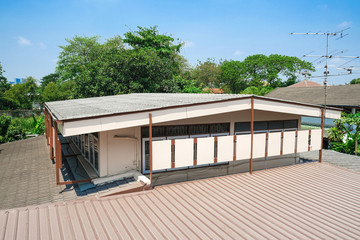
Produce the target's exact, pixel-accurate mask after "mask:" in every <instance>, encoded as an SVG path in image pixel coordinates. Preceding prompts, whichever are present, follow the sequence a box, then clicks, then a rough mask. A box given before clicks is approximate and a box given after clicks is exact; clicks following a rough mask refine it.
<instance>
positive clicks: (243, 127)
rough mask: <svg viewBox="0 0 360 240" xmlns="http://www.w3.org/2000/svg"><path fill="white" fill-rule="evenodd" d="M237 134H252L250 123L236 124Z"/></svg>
mask: <svg viewBox="0 0 360 240" xmlns="http://www.w3.org/2000/svg"><path fill="white" fill-rule="evenodd" d="M235 132H250V122H240V123H235Z"/></svg>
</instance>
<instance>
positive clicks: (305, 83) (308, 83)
mask: <svg viewBox="0 0 360 240" xmlns="http://www.w3.org/2000/svg"><path fill="white" fill-rule="evenodd" d="M321 86H322V85H321V84H319V83H317V82H313V81H309V80H304V81H301V82H298V83H295V84H293V85H290V86H289V87H321Z"/></svg>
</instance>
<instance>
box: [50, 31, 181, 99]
mask: <svg viewBox="0 0 360 240" xmlns="http://www.w3.org/2000/svg"><path fill="white" fill-rule="evenodd" d="M125 37H126V38H125V39H124V40H122V39H121V37H119V36H116V37H114V38H111V39H109V40H107V41H105V42H104V43H100V41H99V38H98V37H79V36H76V37H74V38H73V39H67V42H68V45H66V46H61V48H62V51H61V53H60V56H59V61H58V66H57V71H56V72H57V74H59V78H60V80H61V81H62V82H66V81H71V82H73V92H72V97H73V98H82V97H94V96H106V95H115V94H122V93H132V92H177V91H179V87H178V85H177V82H176V79H174V75H176V74H179V73H180V67H181V66H182V64H183V59H181V58H180V57H179V56H178V52H179V51H180V47H181V44H178V45H175V44H174V43H173V42H174V39H173V38H172V37H170V36H166V35H161V34H159V33H158V31H157V29H156V27H151V28H141V27H139V29H138V31H136V32H128V33H126V34H125ZM124 42H126V43H127V44H129V45H130V46H131V47H132V48H131V49H128V48H126V47H125V45H124ZM52 87H54V86H52Z"/></svg>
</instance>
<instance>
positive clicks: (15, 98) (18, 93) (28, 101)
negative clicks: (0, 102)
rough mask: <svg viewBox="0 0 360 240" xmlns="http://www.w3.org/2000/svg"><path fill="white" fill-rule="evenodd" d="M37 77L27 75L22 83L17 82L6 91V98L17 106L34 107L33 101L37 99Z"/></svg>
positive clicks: (23, 107)
mask: <svg viewBox="0 0 360 240" xmlns="http://www.w3.org/2000/svg"><path fill="white" fill-rule="evenodd" d="M37 88H38V86H37V84H36V79H35V78H33V77H27V78H26V79H25V82H24V83H22V84H16V85H14V86H12V87H11V88H10V89H9V90H7V91H5V93H4V98H5V99H7V100H8V101H10V102H12V103H13V104H14V105H15V106H16V108H21V109H32V105H33V102H34V101H35V100H36V99H37Z"/></svg>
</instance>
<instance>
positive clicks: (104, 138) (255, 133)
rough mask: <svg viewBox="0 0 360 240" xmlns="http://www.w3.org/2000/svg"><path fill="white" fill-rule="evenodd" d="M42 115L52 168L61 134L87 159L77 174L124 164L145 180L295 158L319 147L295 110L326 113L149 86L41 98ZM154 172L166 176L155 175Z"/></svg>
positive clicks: (117, 174)
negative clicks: (133, 91)
mask: <svg viewBox="0 0 360 240" xmlns="http://www.w3.org/2000/svg"><path fill="white" fill-rule="evenodd" d="M340 112H341V110H339V109H335V108H328V109H327V110H326V118H334V119H338V118H340ZM45 115H46V135H47V139H48V144H49V145H50V157H51V158H52V159H55V160H56V163H57V168H58V169H59V168H61V166H62V164H61V161H62V156H61V143H60V140H59V139H60V137H59V136H60V135H62V136H63V137H66V138H67V139H69V140H70V141H72V142H73V144H74V145H75V146H77V148H78V150H79V151H81V153H82V155H83V157H84V159H85V160H86V161H83V162H85V163H86V164H87V165H88V166H85V167H84V168H85V169H86V170H87V171H89V172H90V173H89V176H92V177H91V178H92V179H85V180H81V181H90V180H92V181H93V182H94V181H95V182H102V181H108V180H114V179H119V178H122V177H124V176H127V174H128V173H129V172H131V173H132V174H135V175H136V177H140V178H143V177H145V176H146V177H148V178H149V179H150V180H149V184H150V183H152V184H164V183H168V182H169V181H170V182H176V181H184V180H192V179H196V178H201V177H209V176H218V175H225V174H228V173H236V172H244V171H249V172H252V171H253V170H259V169H264V168H269V167H276V166H283V165H286V164H289V162H290V163H296V162H297V154H298V153H299V152H304V151H312V150H317V151H318V150H320V152H321V148H322V131H321V129H319V130H305V131H301V130H300V126H301V116H311V117H322V118H324V117H325V116H324V111H323V109H322V107H320V106H317V105H311V104H304V103H297V102H291V101H284V100H279V99H272V98H268V97H258V96H253V95H233V94H230V95H229V94H219V95H218V94H155V93H148V94H128V95H117V96H107V97H97V98H87V99H76V100H66V101H58V102H47V103H45ZM55 129H58V130H59V133H58V131H55ZM319 157H320V161H321V154H320V155H319ZM200 168H201V169H202V172H203V173H204V174H203V175H201V174H199V173H198V172H196V171H197V170H198V169H200ZM58 169H57V171H56V172H57V180H58V179H59V178H58V174H59V170H58ZM160 176H161V177H166V176H167V177H168V181H157V182H156V183H154V182H153V178H156V179H158V178H160V179H161V177H160ZM146 177H145V178H143V180H144V179H146ZM144 181H146V180H144ZM75 182H76V181H75ZM75 182H71V183H75ZM67 183H69V182H67ZM58 184H66V183H61V182H59V181H58Z"/></svg>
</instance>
